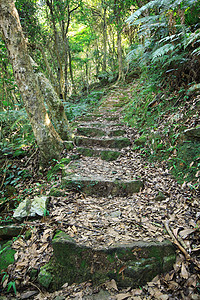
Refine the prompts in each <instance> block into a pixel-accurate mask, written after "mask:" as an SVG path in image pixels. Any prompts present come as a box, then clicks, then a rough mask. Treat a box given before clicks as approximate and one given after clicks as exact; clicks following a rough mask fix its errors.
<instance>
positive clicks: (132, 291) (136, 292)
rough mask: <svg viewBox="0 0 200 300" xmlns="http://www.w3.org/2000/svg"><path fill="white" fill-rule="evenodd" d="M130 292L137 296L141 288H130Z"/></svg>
mask: <svg viewBox="0 0 200 300" xmlns="http://www.w3.org/2000/svg"><path fill="white" fill-rule="evenodd" d="M131 294H132V296H139V295H141V294H142V290H141V289H133V290H131Z"/></svg>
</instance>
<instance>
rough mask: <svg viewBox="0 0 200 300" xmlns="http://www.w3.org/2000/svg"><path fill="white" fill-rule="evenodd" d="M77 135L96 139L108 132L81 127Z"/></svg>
mask: <svg viewBox="0 0 200 300" xmlns="http://www.w3.org/2000/svg"><path fill="white" fill-rule="evenodd" d="M77 133H78V134H79V135H83V136H89V137H95V136H99V137H101V136H104V135H106V132H105V131H104V130H102V129H99V128H94V127H93V128H90V127H79V128H77Z"/></svg>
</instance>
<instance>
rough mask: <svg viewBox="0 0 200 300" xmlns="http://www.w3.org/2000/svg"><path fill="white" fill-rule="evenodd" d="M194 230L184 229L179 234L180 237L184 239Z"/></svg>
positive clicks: (194, 229)
mask: <svg viewBox="0 0 200 300" xmlns="http://www.w3.org/2000/svg"><path fill="white" fill-rule="evenodd" d="M195 231H196V228H188V229H184V230H182V231H180V232H179V234H180V236H181V237H182V238H183V239H185V238H186V237H187V236H188V235H190V234H191V233H193V232H195Z"/></svg>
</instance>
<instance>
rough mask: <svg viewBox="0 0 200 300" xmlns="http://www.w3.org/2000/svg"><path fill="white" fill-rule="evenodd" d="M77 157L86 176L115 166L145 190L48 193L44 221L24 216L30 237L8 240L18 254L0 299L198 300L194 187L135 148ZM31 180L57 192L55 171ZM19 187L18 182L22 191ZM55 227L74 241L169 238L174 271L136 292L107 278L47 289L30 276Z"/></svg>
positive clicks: (114, 96)
mask: <svg viewBox="0 0 200 300" xmlns="http://www.w3.org/2000/svg"><path fill="white" fill-rule="evenodd" d="M131 88H132V86H131V85H129V86H128V87H127V88H118V89H117V90H116V88H115V89H114V90H111V91H110V92H109V93H108V95H107V96H105V97H104V99H103V100H102V105H104V104H105V103H106V102H109V101H110V100H112V101H113V103H118V102H120V101H121V100H120V99H123V98H127V97H129V96H130V95H131V94H130V89H131ZM100 108H101V107H100ZM114 108H115V112H114V113H115V114H116V115H118V116H121V111H122V108H121V107H120V105H119V107H117V106H115V107H114ZM121 118H122V117H121ZM124 129H125V130H126V136H127V137H129V138H130V139H131V141H132V142H134V139H135V138H136V137H137V131H136V130H135V129H133V128H130V127H127V126H126V125H125V124H124ZM73 153H76V149H74V150H73ZM66 155H67V156H69V155H70V153H67V154H66ZM26 159H28V158H26ZM26 159H25V160H26ZM81 161H82V166H84V172H86V173H87V172H88V173H91V172H93V173H95V174H96V173H97V171H98V170H101V171H102V173H103V174H104V175H105V176H107V177H109V176H112V175H113V170H114V174H116V176H118V177H120V178H126V177H128V178H130V177H131V176H133V175H134V176H135V177H137V178H142V179H143V180H144V189H143V190H141V191H140V192H138V193H135V194H134V195H131V196H128V197H112V196H110V197H94V196H86V195H84V194H82V193H77V192H73V191H64V190H63V195H62V196H60V197H53V196H50V197H51V198H50V203H49V207H48V210H49V215H48V216H46V217H44V218H42V219H41V220H34V221H32V220H26V221H25V222H24V224H25V226H26V228H27V229H31V237H30V239H28V240H27V239H26V238H25V236H24V235H21V236H20V238H18V239H17V240H15V241H14V243H13V248H14V249H15V250H16V251H17V252H16V254H15V263H14V264H13V265H10V266H9V267H8V270H7V273H8V274H9V276H10V277H9V278H8V279H7V282H6V281H4V283H3V287H5V288H6V285H7V283H8V282H9V280H12V281H15V284H16V288H17V294H16V295H15V296H13V295H12V294H8V293H7V294H5V290H2V291H0V295H2V296H0V299H2V300H3V299H36V300H39V299H57V300H62V299H77V300H78V299H86V300H87V299H99V300H101V299H102V300H103V299H113V300H114V299H116V300H122V299H136V300H141V299H160V300H167V299H186V300H187V299H188V300H189V299H200V286H199V279H200V256H199V254H200V246H199V226H200V222H199V217H200V211H199V195H198V193H197V191H195V190H193V191H192V190H191V189H190V188H189V186H188V185H187V184H183V185H182V186H181V185H179V184H178V183H177V182H176V180H175V179H174V178H173V177H172V176H171V175H170V170H169V168H168V166H167V165H166V163H165V162H164V161H163V162H154V163H150V162H149V161H148V160H146V159H145V158H144V157H142V156H141V153H140V151H139V150H138V151H133V150H132V146H131V147H127V148H126V149H124V150H123V153H122V155H121V156H120V157H119V158H118V159H117V160H116V161H114V162H105V161H102V160H101V159H99V158H86V157H82V158H81ZM21 163H22V164H24V163H26V162H25V161H23V162H21ZM110 170H112V173H111V171H110ZM34 180H37V181H35V182H32V183H31V185H30V187H31V189H32V191H34V194H40V195H47V196H48V195H49V193H50V190H51V189H52V187H55V188H59V189H60V190H61V191H62V189H61V188H60V185H61V173H59V172H58V173H57V174H56V180H55V178H54V180H52V181H50V182H48V181H47V180H46V179H44V178H42V176H41V177H39V178H35V179H34ZM23 188H24V187H23V186H21V191H23ZM19 194H20V190H19ZM31 196H32V195H30V197H31ZM160 196H161V197H160ZM58 229H60V230H62V231H65V232H66V233H67V234H69V235H70V236H71V237H73V238H74V239H75V240H76V241H77V242H78V243H81V244H85V245H87V246H91V247H97V246H98V247H101V246H110V245H112V244H114V243H116V242H120V243H127V242H132V241H138V240H143V241H152V240H154V241H159V242H161V241H163V240H165V239H169V240H171V241H172V242H173V243H174V245H175V246H176V248H177V259H176V263H175V264H174V268H173V270H171V272H169V273H167V274H162V275H160V276H156V277H155V278H154V279H153V280H152V281H151V282H148V283H147V284H146V285H145V286H142V287H139V288H136V289H132V288H131V287H129V288H126V289H120V288H118V287H117V284H116V282H115V281H114V280H111V281H109V282H105V283H103V284H101V285H100V286H93V285H92V283H91V282H84V283H82V284H75V283H74V284H72V285H68V284H67V283H66V284H65V285H64V286H63V287H62V288H61V289H60V290H59V291H55V292H48V291H46V290H45V289H42V288H41V287H40V286H39V285H38V284H37V281H36V282H34V281H31V279H30V270H31V268H34V269H37V270H39V269H40V268H41V266H43V265H44V264H45V263H47V262H48V261H49V259H50V257H51V256H52V253H53V249H52V244H51V241H52V238H53V236H54V234H55V232H56V230H58Z"/></svg>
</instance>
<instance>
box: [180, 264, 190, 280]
mask: <svg viewBox="0 0 200 300" xmlns="http://www.w3.org/2000/svg"><path fill="white" fill-rule="evenodd" d="M181 276H182V277H183V278H184V279H188V277H189V275H188V271H187V270H186V267H185V264H184V263H182V266H181Z"/></svg>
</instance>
